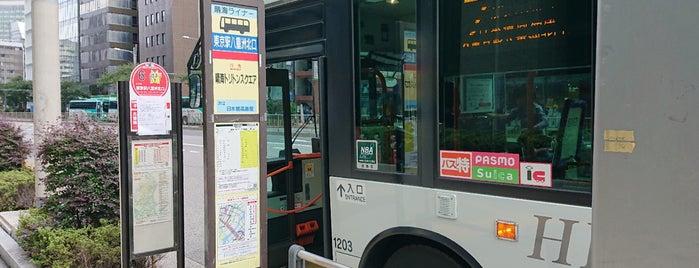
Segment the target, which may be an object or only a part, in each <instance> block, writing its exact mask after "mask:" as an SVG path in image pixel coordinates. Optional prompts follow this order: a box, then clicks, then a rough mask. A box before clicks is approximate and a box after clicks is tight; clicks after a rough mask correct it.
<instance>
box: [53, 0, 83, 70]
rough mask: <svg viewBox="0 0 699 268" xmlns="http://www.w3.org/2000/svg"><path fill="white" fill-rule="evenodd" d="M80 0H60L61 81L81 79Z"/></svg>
mask: <svg viewBox="0 0 699 268" xmlns="http://www.w3.org/2000/svg"><path fill="white" fill-rule="evenodd" d="M78 11H79V9H78V0H58V38H59V44H58V45H59V49H60V52H59V57H60V58H59V59H60V64H61V81H76V82H77V81H80V61H79V58H80V43H79V42H78V41H79V37H80V36H79V31H78V25H79V20H80V16H79V12H78Z"/></svg>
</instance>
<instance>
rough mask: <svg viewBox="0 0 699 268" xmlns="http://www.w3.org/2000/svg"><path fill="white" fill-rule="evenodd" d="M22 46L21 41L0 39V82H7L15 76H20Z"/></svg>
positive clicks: (21, 71) (21, 72)
mask: <svg viewBox="0 0 699 268" xmlns="http://www.w3.org/2000/svg"><path fill="white" fill-rule="evenodd" d="M23 47H24V46H23V45H22V43H18V42H8V41H0V83H7V82H8V81H10V79H12V78H13V77H15V76H20V77H22V74H23V70H24V69H23V66H24V49H23Z"/></svg>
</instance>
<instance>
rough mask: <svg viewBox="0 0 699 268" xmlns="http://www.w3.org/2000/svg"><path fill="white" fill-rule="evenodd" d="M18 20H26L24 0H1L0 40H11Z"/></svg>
mask: <svg viewBox="0 0 699 268" xmlns="http://www.w3.org/2000/svg"><path fill="white" fill-rule="evenodd" d="M16 21H24V1H0V41H10V40H11V37H12V35H11V33H12V23H14V22H16Z"/></svg>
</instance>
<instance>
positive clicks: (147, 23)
mask: <svg viewBox="0 0 699 268" xmlns="http://www.w3.org/2000/svg"><path fill="white" fill-rule="evenodd" d="M145 21H146V26H148V25H150V23H148V15H146V19H145Z"/></svg>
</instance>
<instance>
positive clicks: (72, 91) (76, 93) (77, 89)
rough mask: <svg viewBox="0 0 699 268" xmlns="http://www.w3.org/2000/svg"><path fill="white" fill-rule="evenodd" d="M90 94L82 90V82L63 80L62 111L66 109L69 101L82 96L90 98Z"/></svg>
mask: <svg viewBox="0 0 699 268" xmlns="http://www.w3.org/2000/svg"><path fill="white" fill-rule="evenodd" d="M89 97H90V94H89V93H88V92H87V91H85V90H82V88H81V86H80V83H78V82H75V81H62V82H61V111H65V110H66V109H65V108H66V106H67V105H68V102H70V101H71V100H77V99H81V98H89Z"/></svg>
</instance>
